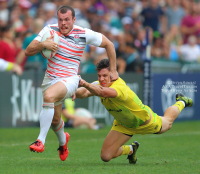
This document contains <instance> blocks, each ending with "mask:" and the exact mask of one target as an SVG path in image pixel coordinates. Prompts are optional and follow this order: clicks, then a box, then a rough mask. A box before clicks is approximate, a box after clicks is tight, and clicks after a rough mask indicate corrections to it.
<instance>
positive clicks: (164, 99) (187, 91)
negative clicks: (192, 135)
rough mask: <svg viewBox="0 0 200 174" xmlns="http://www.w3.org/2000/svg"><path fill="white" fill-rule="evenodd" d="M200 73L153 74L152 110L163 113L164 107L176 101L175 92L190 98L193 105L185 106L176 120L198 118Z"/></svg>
mask: <svg viewBox="0 0 200 174" xmlns="http://www.w3.org/2000/svg"><path fill="white" fill-rule="evenodd" d="M199 77H200V74H199V73H194V74H179V73H178V74H154V75H153V111H154V112H155V113H157V114H158V115H161V116H162V115H163V114H164V112H165V111H166V109H167V108H168V107H169V106H171V105H173V104H174V103H175V102H176V99H175V95H176V93H180V92H181V93H183V94H184V95H186V96H188V97H190V98H192V100H193V102H194V105H193V106H192V107H190V108H185V109H184V111H183V112H181V114H180V115H179V117H178V118H177V120H189V119H193V120H196V119H200V116H199V112H198V109H199V103H200V78H199Z"/></svg>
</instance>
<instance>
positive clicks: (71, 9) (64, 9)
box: [57, 5, 75, 18]
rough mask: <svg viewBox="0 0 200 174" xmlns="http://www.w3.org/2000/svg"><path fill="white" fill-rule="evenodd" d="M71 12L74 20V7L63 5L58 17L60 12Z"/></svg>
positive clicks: (59, 9)
mask: <svg viewBox="0 0 200 174" xmlns="http://www.w3.org/2000/svg"><path fill="white" fill-rule="evenodd" d="M68 10H70V11H71V12H72V18H74V17H75V11H74V9H73V8H72V7H70V6H68V5H63V6H61V7H59V8H58V10H57V15H58V12H60V13H62V14H64V13H67V11H68Z"/></svg>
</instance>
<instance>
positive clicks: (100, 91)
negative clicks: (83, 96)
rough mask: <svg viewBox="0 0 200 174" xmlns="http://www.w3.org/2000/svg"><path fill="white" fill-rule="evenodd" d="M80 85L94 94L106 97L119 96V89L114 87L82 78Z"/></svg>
mask: <svg viewBox="0 0 200 174" xmlns="http://www.w3.org/2000/svg"><path fill="white" fill-rule="evenodd" d="M79 86H82V87H84V88H86V89H87V90H88V91H89V92H90V93H91V94H92V95H95V96H99V97H104V98H115V97H117V91H116V90H115V89H113V88H108V87H102V86H100V85H96V84H91V83H88V82H86V81H85V80H83V79H81V80H80V82H79Z"/></svg>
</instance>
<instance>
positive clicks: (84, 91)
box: [75, 87, 94, 98]
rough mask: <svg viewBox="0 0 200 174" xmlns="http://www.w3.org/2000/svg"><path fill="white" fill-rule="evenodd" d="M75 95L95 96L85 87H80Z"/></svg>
mask: <svg viewBox="0 0 200 174" xmlns="http://www.w3.org/2000/svg"><path fill="white" fill-rule="evenodd" d="M75 95H76V98H87V97H90V96H94V95H93V94H92V93H91V92H90V91H88V90H87V89H86V88H85V87H80V88H78V89H77V91H76V93H75Z"/></svg>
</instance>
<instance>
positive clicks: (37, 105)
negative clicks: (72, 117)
mask: <svg viewBox="0 0 200 174" xmlns="http://www.w3.org/2000/svg"><path fill="white" fill-rule="evenodd" d="M43 77H44V72H38V71H34V70H29V71H26V72H25V73H24V74H23V75H22V76H20V77H19V76H16V75H15V74H10V73H8V72H3V73H0V79H1V82H2V83H1V90H0V96H1V97H0V127H29V126H39V114H40V111H41V109H42V90H41V87H40V86H41V84H42V80H43ZM81 77H82V78H83V79H85V80H86V81H88V82H93V81H96V80H97V74H83V75H81ZM121 77H122V78H123V79H124V80H125V81H126V83H127V85H129V87H130V88H131V89H132V90H133V91H135V92H136V93H137V94H138V96H139V97H140V98H141V99H142V98H143V74H133V73H130V74H123V75H121ZM75 107H76V108H79V107H82V108H86V109H88V110H89V111H90V112H91V113H92V114H93V116H94V117H95V118H97V119H98V120H99V121H101V122H105V123H106V124H109V125H110V124H111V123H112V121H113V118H112V117H111V116H110V115H109V114H108V112H107V110H106V109H105V108H104V107H103V105H102V104H101V102H100V99H99V97H90V98H88V99H76V106H75Z"/></svg>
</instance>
